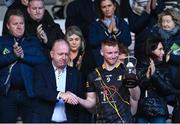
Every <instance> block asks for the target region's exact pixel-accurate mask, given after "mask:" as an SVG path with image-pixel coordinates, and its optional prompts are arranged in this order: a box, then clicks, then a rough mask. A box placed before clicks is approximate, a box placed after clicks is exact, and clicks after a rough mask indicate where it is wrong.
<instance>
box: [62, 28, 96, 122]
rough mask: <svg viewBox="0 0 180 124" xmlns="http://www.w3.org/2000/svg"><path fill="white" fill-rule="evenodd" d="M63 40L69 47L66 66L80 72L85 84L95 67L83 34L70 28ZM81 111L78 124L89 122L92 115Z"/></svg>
mask: <svg viewBox="0 0 180 124" xmlns="http://www.w3.org/2000/svg"><path fill="white" fill-rule="evenodd" d="M65 39H66V41H67V42H68V43H69V46H70V55H69V62H68V66H71V67H75V68H77V69H78V70H80V72H81V74H82V81H83V82H84V84H85V82H86V80H87V76H88V74H89V73H90V72H91V71H93V70H94V68H95V67H96V65H95V61H94V59H93V56H92V54H91V51H89V50H87V49H86V47H85V46H86V45H85V40H84V37H83V34H82V32H81V30H80V28H78V27H77V26H70V27H68V28H67V30H66V34H65ZM81 90H84V97H85V88H84V89H81ZM82 111H84V114H83V115H81V116H83V120H81V121H80V122H91V121H92V115H91V114H90V113H89V112H87V110H85V109H84V108H82Z"/></svg>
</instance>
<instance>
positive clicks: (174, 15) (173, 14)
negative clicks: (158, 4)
mask: <svg viewBox="0 0 180 124" xmlns="http://www.w3.org/2000/svg"><path fill="white" fill-rule="evenodd" d="M167 15H169V16H171V17H172V20H173V21H174V22H175V24H176V25H178V26H180V14H179V12H178V11H177V10H175V9H169V8H168V9H165V10H164V11H163V12H162V13H161V14H159V16H158V26H160V27H161V26H162V17H163V16H167Z"/></svg>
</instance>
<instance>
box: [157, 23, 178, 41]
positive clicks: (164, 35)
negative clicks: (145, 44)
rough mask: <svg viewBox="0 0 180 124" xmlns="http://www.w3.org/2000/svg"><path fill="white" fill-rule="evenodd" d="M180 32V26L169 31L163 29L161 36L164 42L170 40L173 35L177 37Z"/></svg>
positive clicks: (160, 30) (160, 31)
mask: <svg viewBox="0 0 180 124" xmlns="http://www.w3.org/2000/svg"><path fill="white" fill-rule="evenodd" d="M178 31H180V27H179V26H175V27H174V28H173V29H172V30H170V31H167V30H164V29H162V28H160V29H159V34H160V35H161V37H162V38H163V39H164V40H168V39H169V38H170V37H171V36H172V35H175V34H176V33H177V32H178Z"/></svg>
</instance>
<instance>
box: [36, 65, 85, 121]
mask: <svg viewBox="0 0 180 124" xmlns="http://www.w3.org/2000/svg"><path fill="white" fill-rule="evenodd" d="M34 89H35V94H36V96H37V101H36V102H35V103H34V106H35V107H36V110H35V111H36V113H37V115H38V117H39V119H40V120H36V121H37V122H41V123H42V122H46V123H48V122H49V123H50V122H51V117H52V115H53V110H54V107H55V104H56V102H57V95H58V91H57V86H56V78H55V71H54V68H53V66H52V63H48V64H44V65H40V66H38V67H36V70H35V78H34ZM82 89H83V84H82V81H81V76H80V73H79V72H78V71H77V69H75V68H71V67H67V75H66V88H65V91H70V92H72V93H74V94H76V95H77V96H79V97H82V95H83V94H84V93H83V90H82ZM65 112H66V116H67V122H68V123H75V122H76V123H77V122H79V120H82V119H80V118H81V117H80V113H81V111H80V107H79V106H78V105H76V106H73V105H70V104H67V103H65Z"/></svg>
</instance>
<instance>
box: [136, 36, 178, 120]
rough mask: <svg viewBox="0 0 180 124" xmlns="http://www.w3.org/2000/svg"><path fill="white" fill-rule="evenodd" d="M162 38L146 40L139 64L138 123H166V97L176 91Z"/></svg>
mask: <svg viewBox="0 0 180 124" xmlns="http://www.w3.org/2000/svg"><path fill="white" fill-rule="evenodd" d="M163 42H164V41H163V40H162V39H160V38H156V37H153V38H150V39H148V40H147V41H146V42H145V46H144V54H145V55H144V57H143V58H142V61H140V62H139V63H138V65H137V68H138V78H139V86H140V89H141V98H140V101H139V105H138V112H137V122H138V123H165V122H166V119H167V117H168V115H169V114H168V109H167V103H166V101H165V97H166V96H167V95H169V94H171V93H174V92H176V90H175V89H174V87H173V85H172V84H171V83H172V82H171V80H170V77H169V68H168V66H167V64H166V63H165V62H164V59H163V58H164V55H165V52H164V46H163Z"/></svg>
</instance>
